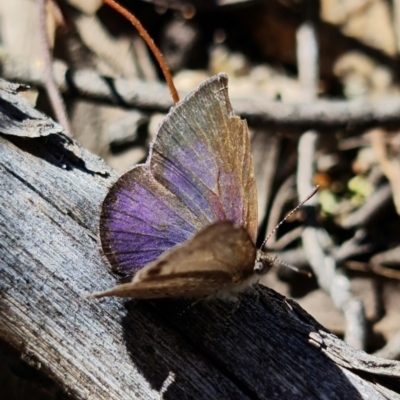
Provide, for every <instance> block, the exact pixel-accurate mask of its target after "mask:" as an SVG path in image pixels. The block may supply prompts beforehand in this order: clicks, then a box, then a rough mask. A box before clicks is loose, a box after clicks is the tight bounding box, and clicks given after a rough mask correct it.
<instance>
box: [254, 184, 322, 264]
mask: <svg viewBox="0 0 400 400" xmlns="http://www.w3.org/2000/svg"><path fill="white" fill-rule="evenodd" d="M318 189H319V186H316V187H315V188H314V189H313V190H312V191H311V192H310V193H309V194H308V196H307V197H306V198H305V199H304V200H303V201H302V202H301V203H299V204H298V205H297V206H296V207H295V208H293V210H292V211H290V213H289V214H287V215H286V217H285V218H283V219H282V221H281V222H279V224H278V225H277V226H276V227H275V228H274V229H272V231H271V232H270V233H269V234H268V235H267V237H266V238H265V240H264V241H263V242H262V244H261V246H260V249H262V248H263V247H264V246H265V244H266V243H267V241H268V239H269V238H270V237H271V236H272V235H273V234H274V233H275V232H276V231H277V230H278V229H279V227H280V226H281V225H282V224H283V223H284V222H285V221H286V220H287V219H288V218H289V217H290V216H291V215H292V214H293V213H295V212H296V211H297V210H298V209H299V208H300V207H301V206H302V205H303V204H304V203H306V202H307V201H308V200H310V199H311V197H313V196H314V195H315V193H317V192H318ZM280 263H281V264H283V265H286V264H285V263H284V262H283V261H280ZM286 266H287V267H289V268H290V269H294V270H296V267H295V266H293V265H290V264H288V265H286ZM298 272H300V271H299V270H298Z"/></svg>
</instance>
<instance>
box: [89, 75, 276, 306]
mask: <svg viewBox="0 0 400 400" xmlns="http://www.w3.org/2000/svg"><path fill="white" fill-rule="evenodd" d="M256 196H257V195H256V186H255V179H254V171H253V163H252V156H251V152H250V138H249V132H248V129H247V124H246V121H244V120H241V119H240V118H239V117H237V116H235V115H234V113H233V111H232V108H231V105H230V102H229V98H228V91H227V77H226V75H225V74H219V75H217V76H215V77H212V78H210V79H208V80H207V81H205V82H204V83H203V84H202V85H200V87H199V89H198V90H197V91H195V92H193V93H191V94H189V95H188V96H187V97H186V98H185V100H184V101H183V102H181V103H179V104H178V105H177V106H175V107H173V109H172V110H171V111H170V113H169V114H168V116H167V117H166V118H165V120H164V121H163V122H162V124H161V125H160V127H159V131H158V133H157V135H156V138H155V140H154V142H153V144H152V146H151V149H150V154H149V157H148V159H147V161H146V163H145V164H142V165H138V166H136V167H134V168H132V169H131V170H130V171H128V172H127V173H125V174H124V175H122V177H121V178H120V179H119V180H118V181H117V182H116V183H115V184H114V186H113V187H112V188H111V189H110V191H109V193H108V195H107V196H106V198H105V200H104V202H103V206H102V212H101V217H100V239H101V244H102V248H103V252H104V254H105V256H106V257H107V259H108V261H109V263H110V264H111V267H112V269H113V270H114V271H116V272H120V273H123V274H126V275H131V276H132V280H131V281H130V282H128V283H125V284H122V285H118V286H116V287H114V288H111V289H109V290H106V291H104V292H100V293H95V294H94V295H93V297H103V296H120V297H135V298H157V297H192V298H199V297H211V296H218V297H232V296H233V295H234V294H235V293H237V292H239V291H241V290H243V289H244V288H245V287H248V286H249V285H251V284H253V283H254V282H255V281H257V280H258V279H259V277H260V275H262V274H263V273H265V272H266V271H267V270H268V269H269V268H270V266H271V265H272V262H271V260H270V259H269V258H268V257H267V256H266V255H264V254H263V253H262V252H260V251H258V252H257V250H256V247H255V240H256V233H257V197H256Z"/></svg>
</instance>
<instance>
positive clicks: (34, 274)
mask: <svg viewBox="0 0 400 400" xmlns="http://www.w3.org/2000/svg"><path fill="white" fill-rule="evenodd" d="M8 117H9V118H13V116H12V115H11V116H10V115H8ZM14 122H15V125H14V127H15V126H17V127H18V123H19V122H21V121H19V122H18V121H14ZM14 122H13V123H14ZM20 126H21V125H20ZM15 129H17V128H15ZM4 133H5V130H2V134H1V135H0V338H1V339H2V340H5V341H6V342H7V343H9V344H10V345H12V346H13V347H14V348H16V349H17V350H19V351H20V352H21V354H22V355H23V357H24V359H26V360H29V363H30V364H31V365H34V366H36V367H37V368H38V369H41V370H42V371H43V372H44V373H45V374H46V375H47V376H49V377H51V378H52V379H54V380H55V381H56V382H57V383H58V384H59V385H60V386H61V387H62V388H63V389H64V390H65V391H66V392H67V393H69V394H70V395H71V396H72V397H73V398H76V399H133V398H140V399H159V398H161V397H162V398H170V399H177V398H183V399H301V398H307V399H321V398H324V399H344V398H346V399H366V398H368V399H385V398H390V399H400V395H399V394H396V393H399V392H400V383H399V382H400V363H398V362H395V361H388V360H384V359H379V358H376V357H372V356H369V355H367V354H366V353H364V352H361V351H357V350H354V349H352V348H350V347H349V346H347V345H346V344H345V343H344V342H343V341H341V340H339V339H338V338H337V337H335V336H334V335H332V334H330V333H329V332H327V331H326V330H325V329H324V328H323V327H322V326H320V325H319V324H318V323H317V322H316V321H315V320H314V319H313V318H312V317H311V316H310V315H308V314H307V313H306V312H305V311H304V310H302V309H301V308H300V307H299V306H298V305H297V304H296V303H295V302H294V301H291V300H288V299H285V298H284V297H283V296H281V295H279V294H277V293H275V292H274V291H273V290H271V289H268V288H260V289H259V294H260V300H259V303H258V304H257V303H256V302H255V301H254V299H253V298H252V296H249V295H245V296H243V301H242V304H241V306H240V307H239V309H238V311H237V312H236V313H235V314H234V315H233V317H232V318H230V316H229V311H230V309H231V308H232V305H231V304H229V303H228V304H226V303H223V302H221V301H209V302H201V303H199V304H197V305H195V306H193V307H191V308H188V306H189V305H190V303H188V302H183V301H180V300H159V301H140V302H134V301H122V300H118V299H106V300H102V301H88V300H85V299H84V298H83V296H84V295H85V294H86V293H90V292H93V291H97V290H102V289H105V288H108V287H110V286H112V285H113V284H114V283H115V279H114V278H113V277H112V276H111V274H110V273H109V272H108V270H107V267H106V265H105V263H104V261H103V260H102V258H101V256H100V253H99V250H98V242H97V226H98V218H99V208H100V204H101V202H102V199H103V198H104V196H105V195H106V192H107V188H108V187H109V186H110V185H111V183H112V182H113V181H115V179H116V178H117V175H116V173H115V172H114V171H112V170H111V169H109V168H108V167H106V166H105V165H104V164H103V162H102V160H100V159H99V158H97V157H95V156H93V155H92V154H90V153H89V152H87V151H85V150H84V149H81V148H80V147H79V145H78V144H76V143H74V142H72V141H71V140H70V139H67V138H66V137H64V136H63V135H62V134H54V133H53V134H50V135H48V136H47V137H36V138H30V139H27V138H21V136H22V135H21V134H17V136H11V135H5V134H4ZM38 136H40V135H38Z"/></svg>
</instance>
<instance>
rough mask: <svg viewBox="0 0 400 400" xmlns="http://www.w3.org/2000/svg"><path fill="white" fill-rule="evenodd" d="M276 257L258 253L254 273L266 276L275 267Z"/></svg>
mask: <svg viewBox="0 0 400 400" xmlns="http://www.w3.org/2000/svg"><path fill="white" fill-rule="evenodd" d="M274 262H275V257H274V258H271V257H270V256H269V255H268V254H265V253H263V252H262V251H260V250H259V251H258V254H257V258H256V261H255V263H254V267H253V271H254V273H256V274H257V275H265V274H266V273H267V272H268V271H269V270H270V269H271V268H272V266H273V265H274Z"/></svg>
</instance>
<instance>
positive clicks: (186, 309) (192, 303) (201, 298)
mask: <svg viewBox="0 0 400 400" xmlns="http://www.w3.org/2000/svg"><path fill="white" fill-rule="evenodd" d="M207 297H208V296H203V297H200V298H199V299H196V300H195V301H193V302H191V303H190V304H189V305H188V306H187V307H186V308H185V309H184V310H183V311H181V312H180V313H179V315H178V319H179V318H182V317H183V316H184V315H185V314H186V313H187V312H188V311H189V310H191V309H192V308H193V307H194V306H196V305H197V304H198V303H200V302H201V301H203V300H206V299H207Z"/></svg>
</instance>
